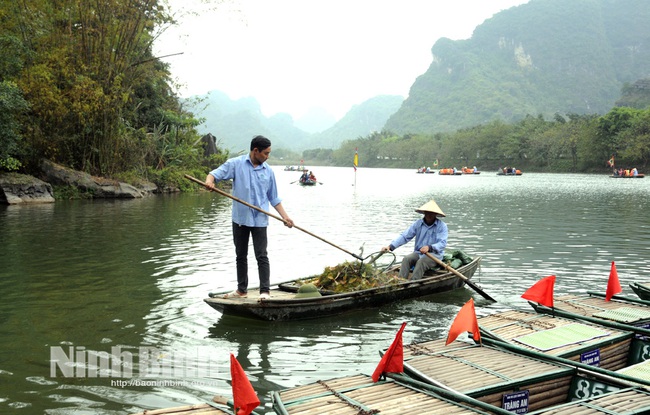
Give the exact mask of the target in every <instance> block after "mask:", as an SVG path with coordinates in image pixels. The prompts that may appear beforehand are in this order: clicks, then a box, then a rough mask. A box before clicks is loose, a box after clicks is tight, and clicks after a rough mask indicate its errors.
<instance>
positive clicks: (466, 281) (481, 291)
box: [425, 252, 497, 303]
mask: <svg viewBox="0 0 650 415" xmlns="http://www.w3.org/2000/svg"><path fill="white" fill-rule="evenodd" d="M425 255H426V256H428V257H429V258H431V259H432V260H434V261H435V262H436V263H437V264H438V265H440V266H441V267H443V268H444V269H446V270H447V271H450V272H453V273H454V274H456V276H457V277H458V278H460V279H461V280H463V281H465V284H467V285H469V286H470V287H472V288H473V289H474V291H476V292H477V293H479V294H481V295H482V296H483V298H485V299H486V300H490V301H494V302H495V303H496V302H497V300H495V299H494V298H492V297H490V295H489V294H488V293H486V292H485V291H483V290H481V289H480V288H479V287H478V286H477V285H476V284H474V283H473V282H472V281H470V279H469V278H467V277H466V276H464V275H463V274H461V273H460V272H458V271H456V270H455V269H453V268H452V267H450V266H449V265H447V264H445V263H444V262H442V261H441V260H439V259H438V258H436V257H434V256H433V255H431V254H430V253H428V252H427V253H426V254H425Z"/></svg>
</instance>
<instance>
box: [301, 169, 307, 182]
mask: <svg viewBox="0 0 650 415" xmlns="http://www.w3.org/2000/svg"><path fill="white" fill-rule="evenodd" d="M308 178H309V174H307V172H306V171H304V172H303V173H302V174H301V175H300V183H305V182H306V181H307V179H308Z"/></svg>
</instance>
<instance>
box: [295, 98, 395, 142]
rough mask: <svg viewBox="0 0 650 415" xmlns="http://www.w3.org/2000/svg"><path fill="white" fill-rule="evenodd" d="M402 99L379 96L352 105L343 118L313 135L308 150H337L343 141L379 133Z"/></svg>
mask: <svg viewBox="0 0 650 415" xmlns="http://www.w3.org/2000/svg"><path fill="white" fill-rule="evenodd" d="M402 102H404V97H402V96H399V95H380V96H376V97H374V98H370V99H369V100H367V101H364V102H363V103H361V104H359V105H354V106H352V108H351V109H350V111H348V113H347V114H345V116H344V117H343V118H341V119H340V120H339V121H338V122H337V123H336V124H334V125H333V126H332V127H330V128H328V129H327V130H325V131H323V132H322V133H319V134H313V135H312V136H311V137H310V139H309V141H308V143H307V144H308V146H307V147H308V148H331V149H334V148H337V147H339V146H340V145H341V143H342V142H343V141H345V140H354V139H356V138H359V137H366V136H368V135H370V134H371V133H373V132H375V131H381V130H382V129H383V127H384V124H386V121H387V120H388V118H389V117H390V116H391V115H392V114H394V113H395V111H397V110H398V109H399V107H400V106H401V105H402Z"/></svg>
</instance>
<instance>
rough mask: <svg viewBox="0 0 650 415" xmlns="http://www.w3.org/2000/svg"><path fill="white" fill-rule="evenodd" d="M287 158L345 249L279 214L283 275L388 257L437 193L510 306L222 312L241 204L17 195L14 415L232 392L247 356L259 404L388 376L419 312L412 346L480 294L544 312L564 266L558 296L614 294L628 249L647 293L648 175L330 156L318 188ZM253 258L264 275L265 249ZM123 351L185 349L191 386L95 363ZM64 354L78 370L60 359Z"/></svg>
mask: <svg viewBox="0 0 650 415" xmlns="http://www.w3.org/2000/svg"><path fill="white" fill-rule="evenodd" d="M274 170H275V171H276V177H277V180H278V186H279V189H280V195H281V197H282V198H283V205H284V206H285V209H286V210H287V212H288V213H289V215H290V216H291V217H292V219H294V221H295V223H296V224H297V225H299V226H300V227H301V228H303V229H305V230H308V231H309V232H311V233H313V234H314V235H317V236H319V237H321V238H323V239H325V240H327V241H330V242H332V244H333V245H335V246H332V245H330V244H327V243H325V242H323V241H321V240H319V239H317V238H314V237H313V236H311V235H309V234H307V233H305V232H301V231H299V230H297V229H295V228H294V229H288V228H286V227H284V226H283V225H282V223H280V222H279V221H277V220H274V219H271V223H270V226H269V257H270V260H271V279H272V281H273V282H280V281H286V280H290V279H293V278H298V277H303V276H308V275H314V274H320V273H322V272H323V269H324V267H326V266H330V265H337V264H340V263H342V262H344V261H350V260H354V258H353V257H352V256H351V255H349V254H348V253H346V252H345V251H348V252H352V253H356V254H359V255H361V256H363V257H365V256H367V255H370V254H371V253H373V252H377V251H378V250H379V249H380V248H381V247H382V246H385V245H387V244H388V243H389V242H390V241H391V240H392V239H393V238H395V237H396V236H397V235H398V234H399V233H400V232H402V231H403V230H404V229H405V228H406V227H407V226H408V225H409V224H410V223H412V222H413V221H414V220H415V219H417V218H418V217H419V216H420V215H418V214H417V213H415V211H414V209H416V208H418V207H419V206H421V205H423V204H424V203H426V202H427V201H429V200H430V199H435V201H436V202H437V203H438V205H439V206H440V207H441V209H442V210H443V211H444V212H445V213H446V215H447V217H446V218H444V220H445V222H446V223H447V224H448V226H449V249H462V250H464V251H465V252H466V253H468V254H469V255H471V256H475V255H480V256H482V257H483V260H482V265H481V267H480V268H479V270H478V271H477V273H476V274H475V275H474V277H473V281H474V282H475V283H476V284H478V285H479V286H480V287H481V288H482V289H483V290H484V291H485V292H487V293H489V294H490V295H491V296H492V297H494V298H495V299H497V303H495V304H490V303H488V302H486V301H485V300H484V299H483V298H482V297H481V296H480V295H478V294H476V293H475V292H473V291H472V290H470V289H469V288H463V289H460V290H457V291H454V292H452V293H447V294H444V295H434V296H431V297H427V298H425V299H417V300H411V301H405V302H401V303H397V304H393V305H390V306H387V307H383V308H381V309H367V310H360V311H358V312H353V313H348V314H345V315H342V316H340V317H337V318H327V319H315V320H307V321H297V322H276V323H268V322H257V321H250V320H246V319H239V318H234V317H228V316H222V315H221V314H220V313H218V312H216V311H215V310H213V309H212V308H210V307H209V306H208V305H206V304H205V303H204V302H203V299H204V298H205V297H206V296H207V294H208V293H209V292H210V291H223V290H229V289H234V288H235V281H236V277H235V265H234V248H233V246H232V240H231V227H230V226H231V225H230V208H231V203H232V201H231V200H230V199H227V198H225V197H222V196H219V195H217V194H214V193H207V192H196V193H193V194H178V195H165V196H154V197H149V198H145V199H140V200H95V201H65V202H57V203H55V204H48V205H40V206H38V205H36V206H0V235H1V238H2V250H1V251H0V293H2V302H1V303H0V351H1V352H0V413H2V414H14V413H15V414H30V415H31V414H41V413H44V414H57V415H59V414H60V415H71V414H75V415H78V414H120V415H122V414H129V413H134V412H139V411H142V410H144V409H156V408H164V407H170V406H179V405H185V404H191V403H199V402H203V401H206V400H210V399H211V398H212V397H213V396H215V395H226V396H227V395H230V393H231V390H230V384H229V381H230V361H229V359H230V353H233V354H234V355H235V356H236V357H237V359H238V361H239V362H240V364H241V365H242V367H243V369H244V370H245V371H246V373H247V375H248V377H249V379H250V381H251V383H252V385H253V388H254V389H255V390H256V391H257V393H258V395H259V397H260V398H261V400H262V407H260V408H258V410H257V411H258V412H259V413H271V409H270V398H269V392H270V391H274V390H279V389H284V388H289V387H293V386H296V385H299V384H304V383H309V382H313V381H315V380H319V379H321V380H326V379H330V378H333V377H339V376H347V375H352V374H357V373H366V374H371V373H372V371H373V370H374V368H375V367H376V365H377V363H378V362H379V353H378V351H379V350H380V349H383V348H386V347H387V346H389V345H390V343H391V342H392V340H393V338H394V336H395V333H396V332H397V330H398V329H399V326H400V324H401V323H402V322H404V321H406V322H407V323H408V324H407V327H406V330H405V332H404V343H405V344H408V343H411V342H414V341H425V340H431V339H434V338H440V337H444V336H446V333H447V329H448V327H449V325H450V324H451V321H452V320H453V318H454V317H455V315H456V313H457V312H458V310H459V308H460V307H461V306H462V305H463V304H464V303H465V302H466V301H468V300H469V299H470V298H474V300H475V302H476V304H477V313H479V314H482V313H489V312H493V311H495V310H499V309H502V308H505V307H525V308H528V305H527V304H526V302H525V301H524V300H523V299H521V294H522V293H523V292H524V291H525V290H526V289H527V288H529V287H530V286H531V285H532V284H534V283H535V282H536V281H538V280H539V279H540V278H542V277H544V276H547V275H556V276H557V281H556V285H555V292H556V294H567V293H582V292H586V291H600V292H603V293H604V292H605V290H606V286H607V279H608V276H609V271H610V266H611V262H612V261H615V263H616V267H617V271H618V275H619V278H620V281H621V285H622V286H623V293H624V294H627V295H633V293H632V291H631V289H630V288H629V287H628V283H630V282H632V281H641V280H647V279H650V277H648V276H647V275H646V274H647V270H648V269H649V268H650V213H649V209H650V181H648V180H645V179H611V178H609V177H608V176H606V175H582V174H541V173H530V174H528V173H526V172H524V174H523V175H522V176H517V177H513V176H497V175H496V172H482V174H480V175H463V176H439V175H437V174H416V173H415V170H403V169H364V168H359V169H358V170H357V172H356V173H355V172H354V170H353V169H352V167H350V168H336V167H318V168H314V173H315V174H316V176H317V178H318V181H319V182H320V184H318V185H317V186H312V187H301V186H299V185H298V184H297V183H295V181H296V180H297V179H298V177H299V174H300V173H298V172H287V171H283V169H282V167H280V166H276V167H274ZM201 179H202V177H201ZM272 213H275V211H272ZM411 247H412V245H411V244H409V245H407V246H405V247H402V248H399V249H398V250H396V251H395V253H396V255H397V258H398V259H399V258H401V256H402V255H404V254H406V253H408V252H409V250H410V249H411ZM339 248H341V249H339ZM249 266H250V267H251V276H250V279H251V283H252V285H256V284H257V272H256V267H255V260H254V258H253V257H252V252H251V258H250V260H249ZM116 350H117V351H121V352H122V357H124V360H123V362H128V360H129V358H133V359H134V360H136V361H137V359H139V358H141V356H142V354H143V353H144V352H146V353H149V354H150V355H151V356H153V357H152V359H153V360H154V361H158V362H163V363H160V365H159V366H156V365H151V366H149V368H150V369H151V370H157V369H158V368H160V370H161V371H162V370H163V368H164V367H166V366H164V362H169V361H172V362H173V366H174V368H175V369H174V370H178V368H179V366H180V367H181V369H185V371H181V372H175V373H174V374H173V375H172V376H167V377H170V378H171V379H172V380H174V381H173V382H168V383H164V382H162V381H158V382H153V383H144V382H137V381H138V379H139V378H138V377H137V376H131V377H128V376H127V375H129V373H131V374H132V375H133V374H134V373H136V371H137V370H138V368H137V367H130V366H128V365H125V366H122V367H112V368H107V367H100V369H102V370H100V371H99V372H97V373H95V372H94V371H92V370H90V369H89V366H88V365H85V364H83V362H82V361H81V360H80V359H87V358H88V356H91V355H92V356H99V357H97V359H99V360H97V362H100V363H98V365H99V366H101V362H103V361H102V360H101V359H103V358H104V357H105V356H107V354H108V353H111V352H115V351H116ZM61 353H63V354H64V355H65V357H67V358H68V360H69V361H68V365H67V366H65V365H62V366H58V365H56V364H54V363H53V356H54V357H57V358H61V357H62V355H61ZM181 358H182V359H184V360H182V364H180V362H181ZM140 364H142V361H140ZM183 365H184V367H183ZM201 365H203V366H201ZM198 366H201V367H198ZM72 368H74V372H68V373H67V374H66V373H64V371H65V370H68V369H69V370H70V371H72V370H73V369H72ZM111 371H112V372H111ZM129 371H130V372H129ZM193 371H194V372H193ZM107 374H113V375H115V374H121V375H122V376H123V377H106V376H107ZM159 380H160V379H159ZM121 381H125V382H121ZM128 381H131V382H130V383H129V382H128Z"/></svg>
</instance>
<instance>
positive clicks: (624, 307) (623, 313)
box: [553, 295, 650, 326]
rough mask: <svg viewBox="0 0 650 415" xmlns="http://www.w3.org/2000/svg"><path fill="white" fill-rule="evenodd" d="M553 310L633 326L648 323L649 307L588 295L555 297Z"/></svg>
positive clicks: (649, 316)
mask: <svg viewBox="0 0 650 415" xmlns="http://www.w3.org/2000/svg"><path fill="white" fill-rule="evenodd" d="M553 300H554V306H555V308H558V309H561V310H563V311H566V312H569V313H574V314H578V315H581V316H587V317H594V318H600V319H605V320H610V321H614V322H617V323H621V324H631V325H634V326H639V325H643V324H646V323H649V322H650V306H648V305H645V304H637V303H632V302H626V301H622V300H617V299H611V300H610V301H605V299H604V298H602V297H598V296H590V295H583V296H577V295H565V296H561V297H556V298H554V299H553Z"/></svg>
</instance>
